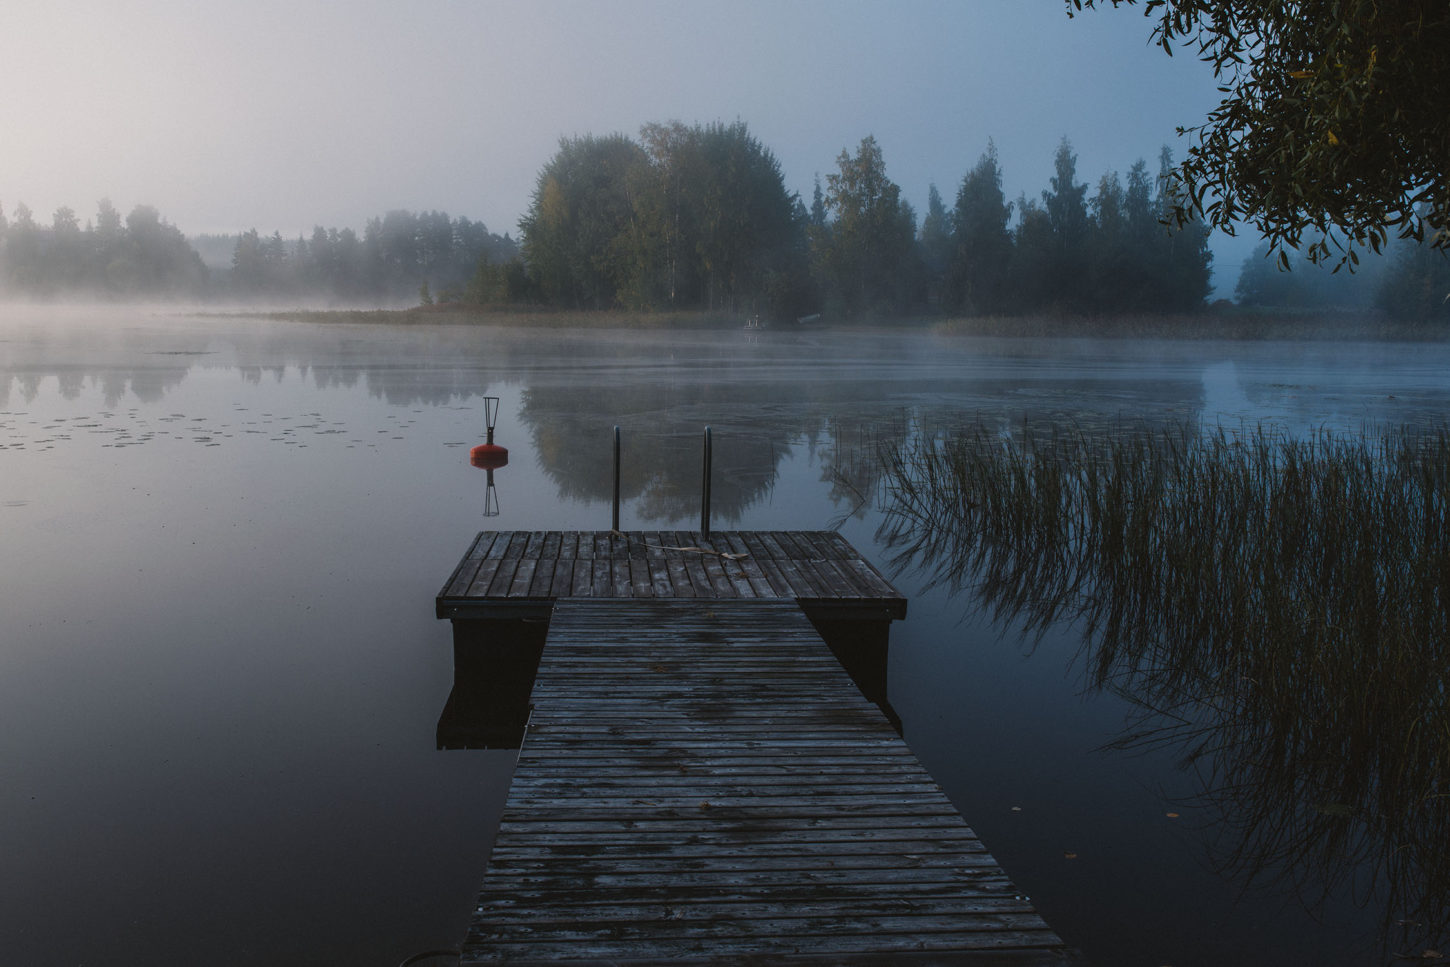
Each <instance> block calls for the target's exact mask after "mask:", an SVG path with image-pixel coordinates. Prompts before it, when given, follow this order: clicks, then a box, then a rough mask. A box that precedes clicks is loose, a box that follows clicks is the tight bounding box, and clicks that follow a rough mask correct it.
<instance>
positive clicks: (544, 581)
mask: <svg viewBox="0 0 1450 967" xmlns="http://www.w3.org/2000/svg"><path fill="white" fill-rule="evenodd" d="M556 550H557V548H556ZM558 563H559V562H558V559H557V558H553V557H545V558H543V559H542V560H540V561H539V563H538V564H537V565H536V566H535V567H534V579H533V581H531V582H530V583H529V590H528V595H529V597H532V598H547V597H549V596H550V592H551V591H552V590H553V588H554V569H555V567H556V566H557V565H558Z"/></svg>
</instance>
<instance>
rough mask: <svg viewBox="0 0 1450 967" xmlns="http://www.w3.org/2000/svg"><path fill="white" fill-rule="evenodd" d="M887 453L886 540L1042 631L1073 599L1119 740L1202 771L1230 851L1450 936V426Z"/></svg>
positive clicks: (966, 443)
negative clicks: (1133, 716) (1133, 712)
mask: <svg viewBox="0 0 1450 967" xmlns="http://www.w3.org/2000/svg"><path fill="white" fill-rule="evenodd" d="M885 459H886V463H887V468H888V472H887V484H886V488H885V491H884V496H885V500H886V510H887V516H886V522H885V524H884V525H883V537H884V538H885V540H886V542H887V544H888V546H890V547H892V548H894V549H895V555H896V556H895V565H896V566H897V567H898V568H901V569H907V568H920V569H925V570H926V571H927V572H928V573H929V574H931V575H932V579H933V580H934V581H938V582H942V583H945V584H947V585H949V586H951V587H953V588H955V589H963V588H968V587H970V588H972V589H973V590H975V592H976V593H977V594H978V595H979V596H980V599H981V601H982V602H983V604H984V606H985V607H986V608H988V609H990V610H991V611H992V612H993V613H994V615H995V616H996V617H997V618H998V619H1000V620H1003V621H1012V622H1016V623H1020V625H1019V626H1020V627H1023V628H1025V629H1026V630H1027V631H1028V632H1029V633H1031V632H1041V631H1042V630H1044V629H1046V628H1047V627H1049V626H1052V625H1054V624H1056V623H1059V622H1064V621H1070V622H1075V623H1077V625H1078V626H1079V627H1080V628H1081V629H1082V632H1083V636H1084V652H1083V657H1084V660H1085V662H1086V667H1087V671H1088V674H1089V675H1090V679H1091V681H1092V682H1093V683H1094V685H1095V686H1097V687H1099V688H1104V689H1111V690H1113V691H1115V692H1117V693H1119V694H1121V695H1123V696H1125V697H1127V698H1128V699H1129V700H1131V701H1132V702H1134V703H1135V704H1136V706H1137V707H1138V708H1139V709H1140V710H1141V715H1140V716H1139V718H1138V719H1137V720H1136V721H1135V722H1134V723H1133V724H1132V725H1131V726H1130V727H1129V729H1128V731H1127V732H1126V733H1125V734H1124V736H1123V737H1122V739H1121V741H1120V742H1119V743H1118V744H1119V745H1121V746H1125V747H1127V746H1136V745H1140V744H1142V743H1172V744H1174V745H1175V746H1176V747H1177V748H1179V749H1180V750H1181V751H1182V754H1183V756H1184V758H1185V760H1187V761H1191V762H1193V763H1194V764H1195V765H1196V766H1197V768H1198V770H1199V772H1200V774H1201V775H1203V777H1204V784H1203V787H1202V797H1201V798H1202V800H1203V802H1204V803H1206V804H1207V805H1210V806H1211V807H1213V810H1214V812H1215V814H1216V815H1217V816H1218V819H1219V823H1218V826H1217V829H1218V832H1219V836H1218V840H1217V842H1216V854H1215V855H1216V856H1217V857H1218V858H1219V859H1220V860H1221V861H1222V862H1223V864H1224V865H1225V867H1227V868H1231V869H1233V870H1235V871H1237V872H1239V873H1241V874H1244V875H1246V876H1247V877H1249V878H1251V879H1253V878H1263V877H1287V878H1289V879H1291V880H1293V881H1294V882H1295V883H1296V885H1297V886H1298V888H1299V889H1300V890H1301V891H1305V892H1307V891H1316V890H1322V891H1323V892H1324V893H1326V894H1327V893H1328V892H1329V891H1331V890H1336V889H1339V888H1344V887H1349V888H1354V889H1356V890H1357V891H1358V892H1359V894H1360V897H1361V899H1362V900H1365V901H1367V902H1368V901H1370V900H1371V898H1373V899H1374V902H1376V903H1377V904H1380V905H1382V909H1383V910H1384V912H1385V917H1386V924H1387V926H1388V925H1389V924H1391V923H1392V922H1395V921H1409V922H1410V923H1411V924H1413V925H1415V935H1416V936H1417V937H1418V938H1419V939H1422V940H1423V939H1426V938H1431V939H1433V938H1435V937H1443V935H1444V933H1445V932H1446V929H1447V924H1450V787H1447V777H1450V772H1447V769H1450V697H1447V689H1446V683H1447V676H1450V638H1447V631H1450V620H1447V619H1450V431H1447V430H1445V429H1440V430H1438V431H1434V432H1424V431H1410V430H1385V431H1366V432H1365V433H1364V434H1361V435H1357V436H1352V437H1345V436H1335V435H1331V434H1329V433H1321V434H1318V435H1314V436H1311V437H1309V438H1307V439H1287V438H1284V437H1282V436H1280V435H1277V434H1276V433H1274V432H1272V431H1270V430H1267V429H1262V428H1259V429H1245V430H1242V431H1239V432H1231V431H1229V430H1225V429H1216V430H1210V431H1208V432H1204V431H1203V430H1201V429H1200V428H1199V427H1198V426H1197V425H1193V424H1179V425H1174V426H1170V427H1167V428H1163V427H1159V428H1137V429H1131V428H1129V429H1124V430H1122V431H1121V432H1117V433H1110V434H1104V435H1098V436H1090V435H1088V434H1087V433H1084V432H1081V431H1077V430H1068V431H1063V430H1058V431H1053V432H1050V433H1048V434H1045V435H1040V436H1035V437H1033V436H1028V437H1016V438H1014V437H1009V436H1004V435H1003V434H1002V433H1000V432H999V431H996V430H993V429H991V428H988V427H986V426H982V425H978V426H975V427H971V428H968V429H966V430H964V431H961V432H956V433H952V434H949V435H946V436H940V437H932V436H926V435H918V436H916V437H915V438H913V439H911V440H910V441H909V442H907V443H904V444H900V445H898V446H896V447H895V448H893V449H891V450H889V451H887V452H886V454H885ZM1401 926H1403V924H1401ZM1395 936H1399V933H1398V929H1397V931H1396V933H1395ZM1390 939H1392V938H1391V937H1390V935H1389V934H1387V940H1390Z"/></svg>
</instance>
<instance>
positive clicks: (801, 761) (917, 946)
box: [463, 537, 1076, 964]
mask: <svg viewBox="0 0 1450 967" xmlns="http://www.w3.org/2000/svg"><path fill="white" fill-rule="evenodd" d="M508 543H509V544H510V545H512V537H510V538H509V539H508ZM575 546H576V548H577V547H579V546H580V545H579V544H578V543H577V542H576V545H575ZM594 549H595V548H593V547H591V550H594ZM483 559H484V558H480V560H483ZM641 559H642V560H643V561H645V562H646V563H647V564H648V562H649V561H650V560H651V558H650V557H649V555H648V548H645V553H644V555H643V556H642V558H641ZM500 560H503V558H500ZM580 560H583V559H581V558H576V559H575V562H576V563H578V562H579V561H580ZM613 560H614V559H613V558H612V557H611V573H614V572H613V570H612V568H613ZM696 563H700V562H696ZM480 570H481V568H480ZM668 570H669V569H668V568H665V569H664V573H668ZM555 573H557V570H556V572H555ZM591 573H593V570H592V567H591ZM634 573H635V572H633V571H631V572H630V574H631V580H630V581H629V582H627V583H628V586H629V587H630V588H636V587H638V588H641V589H642V588H643V582H642V581H641V582H639V583H636V582H635V580H634ZM650 573H651V580H653V577H654V572H653V571H651V572H650ZM742 573H746V577H745V578H744V580H745V581H746V583H747V584H749V586H751V587H752V588H754V587H755V586H756V585H755V582H761V581H763V582H765V583H766V584H770V582H771V580H772V577H771V576H770V575H769V573H768V572H767V571H765V570H764V569H762V571H761V573H760V574H757V575H755V576H754V581H752V579H751V576H749V574H748V572H742ZM470 580H472V579H470ZM488 580H489V582H490V583H492V582H493V581H494V578H493V577H489V578H488ZM514 581H515V579H512V578H511V579H509V582H510V585H511V586H512V585H513V583H514ZM725 584H729V586H730V587H731V588H734V587H735V584H734V583H733V582H729V581H728V578H727V580H726V582H724V583H722V584H720V585H719V587H718V589H717V586H716V584H715V583H714V582H713V581H712V583H711V585H710V587H711V588H712V590H718V591H719V592H720V593H723V589H724V586H725ZM691 586H692V587H694V585H693V583H692V585H691ZM771 586H772V587H774V585H771ZM533 702H534V712H533V718H532V720H531V722H530V725H529V729H528V733H527V736H526V738H525V740H524V743H523V748H522V750H521V753H520V756H519V761H518V767H517V769H516V771H515V774H514V779H513V785H512V787H511V788H510V790H509V797H508V801H507V805H506V807H505V811H504V816H503V821H502V824H501V826H500V829H499V834H498V839H497V841H496V844H495V846H494V850H493V855H492V858H491V859H490V861H489V867H488V871H487V874H486V876H485V878H484V882H483V887H482V890H481V892H480V895H479V898H478V904H477V907H476V910H475V914H474V916H473V920H472V925H471V928H470V930H469V934H468V938H467V942H466V945H465V948H464V956H463V962H464V963H469V964H481V963H557V962H560V961H569V960H574V961H593V962H596V963H610V964H626V963H634V964H664V963H716V964H723V963H740V962H742V960H749V961H751V962H767V963H770V962H778V961H781V960H796V959H800V960H803V961H812V962H817V963H840V964H848V963H940V964H956V963H962V964H981V963H1000V964H1057V963H1071V962H1076V961H1073V960H1072V959H1071V955H1070V953H1069V951H1067V950H1066V949H1065V948H1064V947H1063V945H1062V942H1061V941H1060V940H1059V938H1058V937H1057V936H1056V935H1055V934H1054V933H1053V932H1052V931H1051V930H1050V929H1049V928H1048V926H1047V925H1046V924H1045V923H1044V922H1043V921H1042V919H1041V918H1040V917H1039V916H1038V915H1037V913H1036V912H1035V911H1034V910H1033V909H1032V906H1031V904H1030V903H1029V902H1028V901H1027V900H1026V899H1024V898H1023V897H1022V896H1020V894H1019V893H1018V891H1017V890H1016V889H1015V888H1014V887H1013V885H1012V884H1011V882H1009V880H1008V879H1007V877H1006V875H1005V874H1004V873H1003V871H1002V870H1001V869H1000V868H999V867H998V866H997V864H996V862H995V861H994V860H993V859H992V857H991V856H990V855H989V854H988V853H987V851H986V850H985V849H984V848H983V847H982V845H981V843H980V842H979V841H978V840H977V837H976V835H975V834H974V833H973V832H972V830H971V829H970V828H969V827H968V826H967V824H966V822H965V821H964V820H963V819H962V817H961V816H960V814H958V812H957V811H956V809H955V808H954V807H953V806H952V804H951V802H950V801H949V800H948V799H947V798H946V796H945V795H944V794H943V793H942V791H941V789H940V788H939V787H938V786H937V785H936V783H935V782H934V781H933V780H932V779H931V777H930V776H929V775H928V774H927V773H926V771H925V769H924V768H923V767H922V766H921V764H920V763H919V762H918V761H917V760H916V757H915V756H914V755H913V754H912V753H911V751H910V750H909V749H908V748H907V746H906V745H905V743H904V742H902V740H901V739H900V738H899V737H898V736H897V734H896V732H895V731H894V730H893V729H892V728H891V726H890V725H889V724H888V723H887V721H886V719H885V718H884V717H883V716H882V715H881V713H880V711H879V710H878V709H877V708H876V707H875V706H874V705H873V704H872V703H870V702H869V701H867V700H866V699H864V698H863V697H862V696H861V694H860V693H859V692H858V691H857V689H856V688H855V686H854V685H853V684H852V683H851V680H850V678H849V677H848V676H847V675H846V673H845V672H844V671H843V670H842V668H841V666H840V665H839V664H838V663H837V662H836V660H835V659H834V658H833V657H832V655H831V653H830V651H829V649H828V648H827V646H826V645H825V643H824V642H823V641H822V640H821V638H820V637H819V635H817V634H816V632H815V631H814V629H813V628H812V626H811V623H810V621H809V620H807V618H806V617H805V615H804V614H803V613H802V611H801V610H800V608H799V607H797V606H796V605H795V604H794V603H793V602H790V601H785V600H760V599H742V598H740V597H736V598H733V599H729V600H707V601H700V600H698V598H697V599H695V600H670V599H663V598H659V597H654V598H649V599H645V598H643V597H641V598H636V599H627V600H618V599H615V600H598V599H590V598H570V599H567V600H560V601H559V602H558V604H557V606H556V608H555V612H554V615H553V618H552V620H551V622H550V627H549V632H548V640H547V644H546V646H545V648H544V657H543V660H542V662H541V664H540V666H539V672H538V677H537V679H536V680H535V683H534V691H533Z"/></svg>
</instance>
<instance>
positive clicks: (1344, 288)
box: [1234, 238, 1450, 322]
mask: <svg viewBox="0 0 1450 967" xmlns="http://www.w3.org/2000/svg"><path fill="white" fill-rule="evenodd" d="M1234 301H1236V302H1237V303H1238V304H1239V305H1241V306H1245V307H1250V308H1256V309H1276V310H1280V309H1285V310H1291V311H1304V312H1309V311H1348V312H1361V313H1365V312H1368V313H1376V312H1377V313H1381V314H1383V315H1385V316H1387V317H1389V318H1391V319H1396V320H1401V321H1405V322H1428V321H1432V320H1442V321H1443V320H1450V255H1447V253H1446V251H1445V250H1444V249H1437V248H1435V247H1434V245H1433V244H1431V242H1430V241H1417V240H1415V239H1400V238H1394V239H1391V240H1390V242H1389V244H1388V245H1386V246H1385V248H1384V250H1383V252H1381V253H1380V254H1374V253H1369V252H1365V253H1360V254H1359V255H1358V261H1357V263H1355V264H1353V265H1344V264H1338V263H1329V264H1326V263H1324V262H1320V263H1318V264H1315V263H1313V262H1311V261H1310V260H1309V259H1308V258H1307V257H1300V258H1298V259H1291V260H1290V263H1289V266H1288V268H1287V269H1286V267H1285V266H1283V265H1282V264H1281V262H1280V260H1279V259H1277V258H1275V257H1273V256H1271V254H1270V252H1269V247H1268V243H1264V244H1262V245H1260V246H1259V247H1258V248H1256V249H1255V250H1254V253H1253V254H1252V255H1251V256H1249V257H1248V258H1247V259H1245V260H1244V264H1243V269H1242V270H1241V271H1240V272H1239V280H1238V285H1237V286H1236V287H1235V289H1234Z"/></svg>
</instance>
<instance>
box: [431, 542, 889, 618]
mask: <svg viewBox="0 0 1450 967" xmlns="http://www.w3.org/2000/svg"><path fill="white" fill-rule="evenodd" d="M566 597H592V598H627V599H650V600H658V599H691V600H699V599H705V600H773V599H787V600H792V601H797V602H799V603H801V604H802V605H804V606H812V605H814V606H831V607H837V608H846V609H853V608H854V609H865V610H871V611H874V612H877V613H879V614H880V615H881V617H882V618H883V619H885V620H890V619H892V618H897V619H899V618H903V617H905V616H906V599H905V597H903V596H902V594H901V593H900V592H899V591H897V590H896V589H895V588H894V587H892V585H891V582H889V581H887V580H886V578H885V577H883V576H882V575H881V573H880V572H879V571H877V570H876V568H875V567H873V566H872V565H871V563H870V562H868V561H866V560H865V559H864V558H862V557H861V554H860V552H858V551H857V550H856V549H855V548H854V547H852V546H851V545H850V543H849V542H847V541H846V540H845V538H843V537H841V535H840V534H837V533H835V532H834V531H714V532H712V533H711V535H710V537H709V538H708V539H707V538H704V537H702V536H701V535H700V534H699V533H698V532H693V531H627V532H623V533H620V532H615V531H484V532H483V533H481V534H479V535H478V537H477V538H476V539H475V540H474V542H473V545H472V546H471V547H470V548H469V551H468V553H467V554H466V555H464V557H463V560H462V561H460V562H459V564H458V567H457V568H455V569H454V572H453V574H452V575H450V576H449V579H448V583H447V584H445V585H444V587H443V589H442V590H441V591H440V592H439V594H438V600H437V613H438V617H440V618H464V619H469V618H488V617H490V616H496V615H504V614H507V613H509V612H510V609H513V610H517V609H519V608H528V607H534V608H541V609H546V608H547V606H548V604H549V603H551V602H552V601H554V600H556V599H560V598H566Z"/></svg>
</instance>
